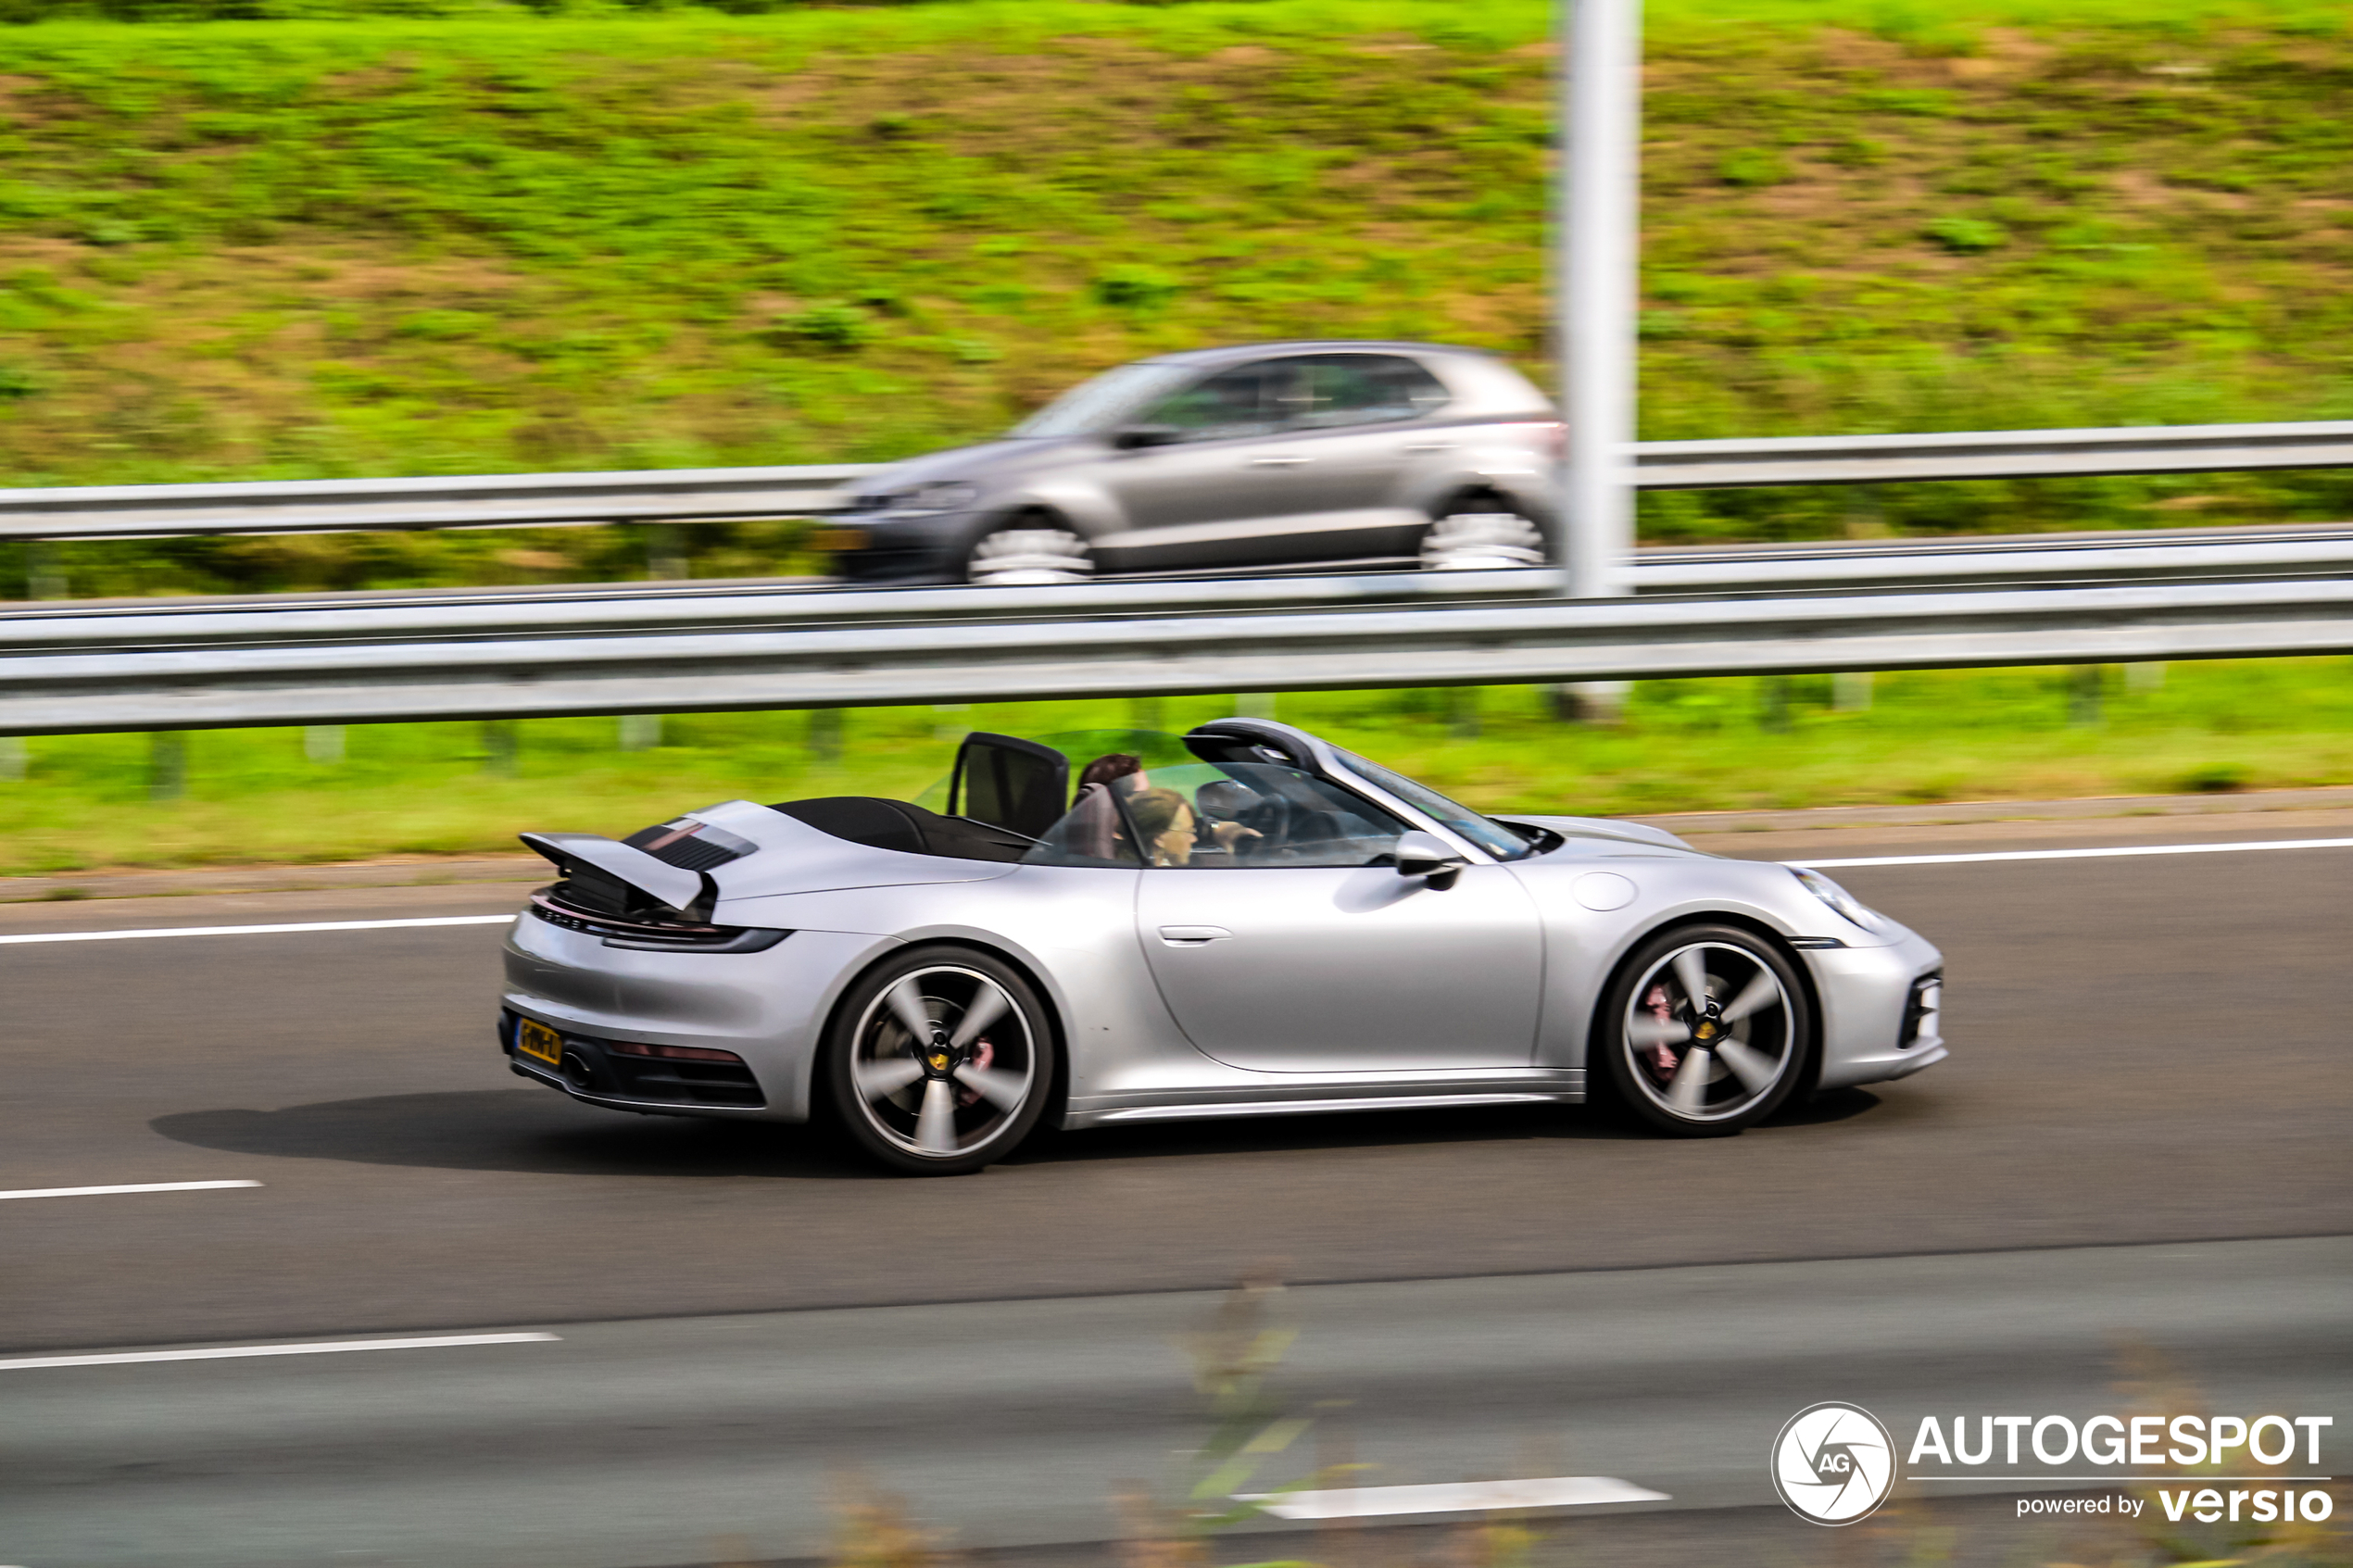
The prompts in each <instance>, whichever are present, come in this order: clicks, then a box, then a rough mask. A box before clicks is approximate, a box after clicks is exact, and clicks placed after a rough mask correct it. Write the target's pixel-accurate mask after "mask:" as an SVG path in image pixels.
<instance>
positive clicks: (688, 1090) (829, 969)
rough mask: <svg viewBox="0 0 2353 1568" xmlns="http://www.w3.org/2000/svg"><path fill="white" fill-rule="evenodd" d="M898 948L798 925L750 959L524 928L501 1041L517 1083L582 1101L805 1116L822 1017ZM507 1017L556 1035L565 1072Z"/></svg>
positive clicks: (516, 939)
mask: <svg viewBox="0 0 2353 1568" xmlns="http://www.w3.org/2000/svg"><path fill="white" fill-rule="evenodd" d="M893 946H895V944H894V943H893V942H892V940H891V939H890V938H889V937H887V936H872V935H858V934H854V933H847V932H834V931H796V932H794V933H793V934H792V935H789V936H787V937H786V938H785V939H784V940H783V941H781V942H779V943H777V944H776V945H775V946H774V947H770V948H767V949H766V950H764V951H761V952H757V953H668V952H642V951H635V950H631V949H625V948H616V947H606V946H605V945H604V943H603V942H602V941H601V940H600V939H599V938H598V936H596V935H592V934H590V933H587V932H579V931H567V930H565V929H563V928H561V927H560V926H556V925H551V924H549V923H548V922H546V921H541V920H520V921H517V922H515V925H514V929H513V931H512V932H511V933H510V935H509V936H508V938H507V948H506V968H507V984H506V988H505V994H504V995H503V996H502V997H500V998H499V1001H500V1013H499V1021H498V1047H499V1049H500V1051H501V1052H503V1053H504V1054H505V1056H506V1058H507V1060H508V1063H509V1065H510V1066H511V1067H512V1068H513V1069H514V1071H515V1072H516V1073H519V1074H521V1075H522V1076H523V1077H526V1078H529V1079H531V1080H533V1081H534V1082H535V1083H540V1084H545V1085H547V1086H549V1087H550V1088H556V1089H560V1090H562V1091H563V1092H564V1093H565V1094H568V1095H570V1096H572V1097H573V1098H574V1099H578V1100H583V1101H585V1102H586V1103H588V1104H591V1105H601V1106H608V1107H610V1108H611V1109H613V1110H635V1111H646V1112H653V1113H660V1114H664V1115H672V1116H717V1117H724V1118H733V1119H751V1120H758V1121H769V1122H802V1121H806V1120H808V1117H809V1103H810V1090H811V1079H812V1073H813V1069H814V1063H815V1060H816V1057H817V1052H818V1048H819V1045H820V1042H821V1040H822V1038H823V1035H824V1024H825V1020H826V1018H827V1017H828V1016H830V1014H831V1012H832V1010H833V1006H834V1003H835V1002H836V1000H837V998H838V997H839V995H840V991H841V988H842V986H844V985H847V984H848V983H849V980H850V978H851V977H853V976H854V975H856V974H857V973H858V972H859V971H860V970H862V969H863V968H864V967H865V966H866V964H867V963H869V962H871V961H872V960H874V959H875V958H876V957H879V956H880V955H881V954H882V953H884V952H885V951H887V950H888V949H889V948H890V947H893ZM516 1018H528V1019H531V1020H533V1021H535V1022H539V1023H543V1024H545V1025H547V1027H548V1028H550V1029H552V1030H554V1031H555V1032H556V1033H557V1034H559V1035H562V1036H563V1038H564V1041H565V1047H564V1048H565V1054H566V1061H565V1063H564V1064H563V1066H561V1067H556V1066H550V1065H548V1064H546V1063H543V1062H539V1061H535V1060H532V1059H530V1058H528V1057H523V1056H521V1055H518V1054H517V1052H516V1050H515V1046H514V1029H513V1023H512V1020H514V1019H516ZM615 1044H627V1045H637V1046H647V1047H679V1046H683V1047H693V1048H697V1049H701V1050H717V1051H725V1052H727V1053H729V1054H730V1055H732V1056H734V1057H735V1058H736V1059H737V1060H739V1061H741V1063H742V1064H743V1068H742V1071H741V1072H740V1073H732V1074H731V1073H701V1072H699V1071H698V1070H696V1069H695V1068H694V1067H693V1065H692V1064H690V1063H689V1062H686V1061H682V1060H675V1059H664V1058H662V1057H661V1056H654V1057H644V1056H639V1057H631V1056H628V1055H626V1054H624V1053H622V1052H618V1051H615V1050H613V1049H611V1048H610V1047H612V1046H613V1045H615ZM575 1056H576V1057H577V1058H578V1061H577V1062H576V1063H575V1062H573V1060H572V1058H573V1057H575ZM712 1065H714V1066H716V1065H723V1064H712Z"/></svg>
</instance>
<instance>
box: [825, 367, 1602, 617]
mask: <svg viewBox="0 0 2353 1568" xmlns="http://www.w3.org/2000/svg"><path fill="white" fill-rule="evenodd" d="M1561 439H1562V426H1561V424H1560V420H1559V417H1558V415H1557V414H1556V413H1555V412H1554V409H1553V408H1552V406H1551V404H1549V403H1548V402H1547V401H1546V400H1545V398H1544V395H1543V394H1542V393H1541V392H1539V391H1537V390H1536V388H1535V387H1534V386H1532V385H1530V384H1529V382H1528V380H1527V378H1526V377H1524V376H1522V375H1521V374H1520V373H1519V372H1518V371H1516V370H1513V369H1512V368H1511V367H1510V366H1508V365H1506V364H1504V362H1503V361H1502V360H1501V359H1499V358H1495V357H1494V356H1492V355H1491V354H1486V353H1483V352H1481V351H1479V350H1477V349H1470V348H1449V347H1443V346H1440V345H1432V344H1419V343H1278V344H1258V345H1249V346H1244V347H1236V348H1214V349H1202V350H1198V351H1195V352H1192V353H1186V354H1170V355H1164V356H1163V357H1161V358H1155V359H1145V360H1140V361H1139V362H1137V363H1135V364H1131V365H1123V366H1121V367H1120V368H1119V369H1117V370H1110V371H1107V372H1105V373H1104V374H1102V375H1100V376H1097V377H1096V378H1095V379H1094V380H1092V381H1089V382H1087V383H1083V384H1081V385H1079V386H1077V387H1075V388H1073V389H1072V390H1071V391H1070V392H1068V393H1066V394H1064V395H1063V396H1062V397H1060V398H1059V399H1057V400H1056V401H1054V402H1053V403H1051V404H1050V405H1049V406H1047V407H1046V408H1042V409H1040V410H1039V411H1038V413H1037V414H1035V415H1033V416H1031V417H1030V418H1029V419H1027V420H1024V421H1023V422H1022V423H1021V424H1019V425H1017V426H1015V427H1014V428H1013V430H1012V431H1010V432H1008V433H1006V434H1005V436H1004V437H1003V438H1002V439H1000V440H997V441H991V442H987V443H984V444H983V445H977V446H965V447H959V448H957V449H955V450H953V451H948V452H935V453H932V454H931V455H929V456H927V457H923V458H913V459H912V460H910V461H908V462H904V463H898V464H894V465H892V466H891V467H889V468H887V469H886V470H883V471H882V472H880V473H878V474H875V476H873V477H872V478H871V479H869V480H868V481H866V482H865V483H864V484H863V486H862V488H861V490H860V491H859V493H858V495H856V496H855V498H854V500H853V503H852V513H851V515H850V516H849V517H848V518H846V519H844V520H843V526H841V527H838V528H836V529H833V530H830V531H829V535H830V537H829V538H828V540H827V541H826V542H827V543H830V544H831V545H832V546H833V547H834V549H835V550H836V552H837V555H836V560H837V569H838V570H839V571H841V572H842V574H843V575H845V576H846V577H848V578H849V579H850V580H851V581H853V582H866V583H962V582H972V583H1069V582H1081V581H1085V580H1087V579H1088V578H1091V577H1093V576H1095V575H1097V574H1098V573H1107V572H1214V571H1229V570H1233V569H1237V568H1260V567H1270V566H1290V565H1304V564H1308V563H1314V562H1327V563H1341V562H1350V563H1356V562H1361V563H1374V562H1386V563H1391V564H1398V563H1405V562H1412V561H1416V560H1418V561H1419V562H1420V563H1421V564H1423V565H1425V566H1428V567H1432V568H1441V569H1442V568H1470V567H1481V568H1493V567H1509V566H1532V565H1535V564H1537V563H1539V562H1540V561H1541V559H1542V558H1543V539H1544V536H1545V533H1546V532H1547V529H1548V526H1549V522H1548V520H1549V518H1550V516H1551V508H1550V504H1549V500H1548V495H1549V492H1550V489H1551V476H1552V473H1553V471H1554V465H1555V464H1556V462H1557V460H1558V457H1559V452H1560V446H1561Z"/></svg>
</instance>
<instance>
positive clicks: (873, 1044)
mask: <svg viewBox="0 0 2353 1568" xmlns="http://www.w3.org/2000/svg"><path fill="white" fill-rule="evenodd" d="M825 1064H826V1070H827V1074H828V1079H829V1082H830V1085H831V1087H832V1091H833V1101H834V1106H835V1109H836V1110H837V1111H838V1113H839V1114H840V1117H841V1121H842V1124H843V1125H844V1126H846V1127H848V1128H849V1134H850V1136H851V1137H853V1138H855V1139H856V1140H857V1141H858V1143H859V1144H860V1145H862V1147H863V1148H866V1149H867V1151H868V1152H870V1153H872V1154H874V1155H875V1156H876V1157H877V1158H879V1159H880V1160H883V1161H884V1163H886V1164H888V1165H892V1166H895V1167H896V1168H898V1169H899V1170H901V1171H912V1172H918V1173H923V1174H925V1175H937V1176H953V1175H962V1174H963V1173H966V1172H969V1171H977V1170H979V1169H980V1168H981V1167H982V1166H984V1165H986V1164H988V1162H989V1161H991V1160H1000V1159H1002V1158H1004V1157H1005V1156H1006V1155H1007V1154H1010V1153H1012V1152H1013V1148H1014V1146H1015V1145H1017V1144H1019V1143H1020V1142H1021V1140H1022V1139H1023V1138H1024V1137H1026V1135H1028V1133H1029V1131H1030V1129H1031V1128H1033V1127H1035V1126H1036V1125H1037V1124H1038V1114H1039V1113H1040V1112H1041V1111H1042V1110H1044V1109H1045V1106H1046V1097H1047V1094H1048V1092H1049V1090H1050V1089H1051V1084H1052V1078H1053V1071H1052V1069H1053V1047H1052V1045H1051V1042H1050V1039H1049V1036H1048V1034H1047V1029H1046V1022H1045V1010H1044V1009H1043V1008H1042V1007H1040V1006H1039V1005H1038V997H1037V994H1036V993H1035V992H1033V991H1032V990H1031V989H1030V988H1029V986H1028V985H1026V984H1025V983H1024V982H1023V980H1022V978H1021V976H1020V975H1018V974H1016V973H1014V972H1013V971H1012V970H1011V969H1010V968H1008V967H1007V966H1005V965H1004V964H1001V963H1000V962H998V961H997V960H994V959H991V958H989V957H988V956H987V955H985V954H981V953H975V952H971V951H968V950H966V949H963V948H961V947H932V948H917V949H915V950H914V951H912V952H910V953H906V954H903V955H901V956H900V958H898V959H896V960H893V961H891V962H889V963H887V964H885V965H884V966H883V967H881V968H880V969H877V970H875V971H874V972H872V973H870V974H868V975H867V976H866V977H865V978H864V979H863V980H862V981H860V982H859V983H858V985H855V986H853V987H852V988H851V989H850V992H849V995H848V996H847V997H844V998H843V999H842V1005H841V1007H840V1008H839V1009H838V1010H837V1011H836V1013H835V1015H834V1022H833V1024H832V1026H831V1028H830V1029H829V1030H828V1031H827V1037H826V1047H825Z"/></svg>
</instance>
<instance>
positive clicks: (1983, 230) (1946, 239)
mask: <svg viewBox="0 0 2353 1568" xmlns="http://www.w3.org/2000/svg"><path fill="white" fill-rule="evenodd" d="M1920 232H1921V233H1922V234H1923V235H1925V236H1926V237H1927V238H1929V239H1931V240H1934V241H1935V242H1936V243H1937V244H1938V245H1943V246H1944V248H1945V249H1946V250H1949V251H1954V252H1957V253H1958V254H1960V255H1963V256H1973V255H1975V254H1976V253H1978V252H1979V251H1986V250H1999V249H2000V248H2001V247H2002V246H2004V245H2007V244H2009V241H2010V233H2009V231H2008V230H2007V229H2005V228H2003V227H2002V226H2001V225H2000V224H1999V223H1995V222H1992V221H1990V220H1986V219H1983V218H1962V217H1958V216H1954V215H1948V216H1946V217H1944V218H1932V219H1931V220H1929V221H1928V222H1927V223H1925V224H1923V225H1921V228H1920Z"/></svg>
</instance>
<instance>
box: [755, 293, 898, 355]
mask: <svg viewBox="0 0 2353 1568" xmlns="http://www.w3.org/2000/svg"><path fill="white" fill-rule="evenodd" d="M877 335H878V332H877V330H876V327H875V319H874V318H873V317H872V316H869V315H868V314H867V313H866V312H865V311H863V310H862V309H860V308H859V307H857V306H855V305H851V304H849V302H847V301H845V300H834V301H831V302H828V303H826V304H824V305H812V306H811V307H809V308H808V309H806V310H799V311H795V312H794V313H792V314H791V315H789V316H785V317H781V318H779V319H778V320H777V322H776V332H775V336H776V337H777V338H779V339H780V340H782V341H783V342H786V343H789V344H809V345H815V346H817V347H819V348H830V349H837V350H843V351H850V350H855V349H859V348H862V347H864V346H865V345H867V344H869V343H872V342H873V341H874V340H875V337H876V336H877Z"/></svg>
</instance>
